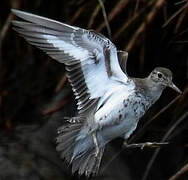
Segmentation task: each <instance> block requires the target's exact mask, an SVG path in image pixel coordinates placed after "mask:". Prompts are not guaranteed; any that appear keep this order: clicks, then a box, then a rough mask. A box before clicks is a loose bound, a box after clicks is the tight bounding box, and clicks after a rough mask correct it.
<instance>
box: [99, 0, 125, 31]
mask: <svg viewBox="0 0 188 180" xmlns="http://www.w3.org/2000/svg"><path fill="white" fill-rule="evenodd" d="M128 3H129V1H128V0H126V1H125V0H121V1H119V3H118V4H117V5H116V6H115V8H114V9H113V10H112V11H111V12H110V14H109V15H108V21H109V22H110V21H112V20H113V19H114V18H115V17H116V16H117V15H118V14H119V13H120V12H121V11H122V10H123V9H124V8H125V7H126V6H127V4H128ZM104 27H105V22H104V23H102V24H101V25H100V26H99V27H98V28H97V29H96V31H98V32H100V31H102V29H103V28H104Z"/></svg>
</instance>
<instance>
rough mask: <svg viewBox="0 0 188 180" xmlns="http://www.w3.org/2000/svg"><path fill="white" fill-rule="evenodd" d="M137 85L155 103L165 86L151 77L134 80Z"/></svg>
mask: <svg viewBox="0 0 188 180" xmlns="http://www.w3.org/2000/svg"><path fill="white" fill-rule="evenodd" d="M134 82H135V84H136V87H138V89H140V90H141V91H142V94H143V95H144V96H145V97H146V98H147V99H148V100H149V101H151V104H153V103H155V102H156V101H157V100H158V99H159V97H160V96H161V94H162V92H163V90H164V88H165V87H164V86H161V85H159V84H156V83H155V82H153V81H152V80H151V79H149V78H144V79H136V78H135V80H134Z"/></svg>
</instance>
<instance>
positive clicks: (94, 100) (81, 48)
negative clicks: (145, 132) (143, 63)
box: [12, 9, 181, 176]
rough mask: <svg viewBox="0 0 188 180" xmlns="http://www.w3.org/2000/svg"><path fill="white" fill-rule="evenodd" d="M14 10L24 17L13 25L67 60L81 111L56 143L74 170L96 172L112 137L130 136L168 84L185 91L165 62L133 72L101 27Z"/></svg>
mask: <svg viewBox="0 0 188 180" xmlns="http://www.w3.org/2000/svg"><path fill="white" fill-rule="evenodd" d="M12 12H13V13H14V14H15V15H16V16H18V17H20V18H22V19H23V20H25V21H15V20H14V21H13V26H14V30H16V31H17V32H18V33H19V34H20V35H21V36H23V37H24V38H25V39H26V40H27V41H28V42H29V43H30V44H32V45H34V46H36V47H38V48H39V49H42V50H43V51H44V52H46V53H47V54H48V55H49V56H50V57H52V59H55V60H57V61H58V62H60V63H63V64H65V66H66V70H67V77H68V79H69V82H70V84H71V86H72V90H73V92H74V95H75V97H76V99H77V101H78V103H77V105H78V107H77V109H78V115H77V116H76V117H71V118H69V120H68V122H67V123H66V124H64V125H63V126H62V127H60V128H59V129H58V137H57V148H56V149H57V151H59V152H60V153H61V157H62V158H64V159H66V161H67V162H68V163H70V164H72V173H74V172H76V171H78V174H79V175H82V174H85V175H86V176H90V175H91V174H97V172H98V170H99V166H100V162H101V158H102V155H103V151H104V148H105V145H106V144H107V143H108V142H110V141H111V140H112V139H114V138H116V137H122V138H124V139H125V140H127V139H128V138H129V136H130V135H131V134H132V133H133V131H134V130H135V129H136V127H137V123H138V121H139V119H140V118H141V117H142V116H143V115H144V114H145V112H146V111H147V110H148V109H149V107H150V106H151V105H153V104H154V103H155V102H156V101H157V100H158V99H159V97H160V96H161V93H162V91H163V90H164V89H165V88H166V87H171V88H172V89H174V90H175V91H177V92H178V93H181V91H180V90H179V89H178V88H177V87H176V86H175V85H174V84H173V82H172V73H171V71H170V70H169V69H166V68H162V67H158V68H155V69H154V70H153V71H152V72H151V73H150V75H149V76H148V77H146V78H144V79H140V78H131V77H129V76H128V75H127V73H126V61H127V57H128V53H127V52H124V51H118V50H117V49H116V47H115V45H114V44H113V43H112V42H111V41H110V40H109V39H107V38H106V37H104V36H103V35H101V34H99V33H95V32H94V31H90V30H85V29H82V28H79V27H74V26H70V25H67V24H64V23H60V22H57V21H54V20H51V19H48V18H44V17H41V16H37V15H34V14H30V13H27V12H23V11H19V10H15V9H13V10H12Z"/></svg>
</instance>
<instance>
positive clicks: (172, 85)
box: [168, 82, 182, 94]
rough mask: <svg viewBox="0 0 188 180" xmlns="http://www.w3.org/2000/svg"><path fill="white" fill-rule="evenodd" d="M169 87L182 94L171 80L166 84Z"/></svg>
mask: <svg viewBox="0 0 188 180" xmlns="http://www.w3.org/2000/svg"><path fill="white" fill-rule="evenodd" d="M168 86H169V87H170V88H172V89H174V90H175V91H176V92H178V93H180V94H182V91H181V90H180V89H179V88H178V87H177V86H176V85H175V84H174V83H173V82H172V83H170V84H169V85H168Z"/></svg>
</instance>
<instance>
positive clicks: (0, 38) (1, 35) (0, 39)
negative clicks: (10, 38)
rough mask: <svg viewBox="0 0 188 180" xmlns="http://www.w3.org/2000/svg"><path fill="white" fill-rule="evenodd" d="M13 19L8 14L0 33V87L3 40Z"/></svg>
mask: <svg viewBox="0 0 188 180" xmlns="http://www.w3.org/2000/svg"><path fill="white" fill-rule="evenodd" d="M12 19H13V15H12V14H11V13H10V14H9V16H8V18H7V20H6V22H5V24H4V26H3V28H2V30H1V32H0V85H1V82H2V70H3V68H2V45H3V40H4V38H5V36H6V34H7V32H8V30H9V27H10V25H11V20H12Z"/></svg>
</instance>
